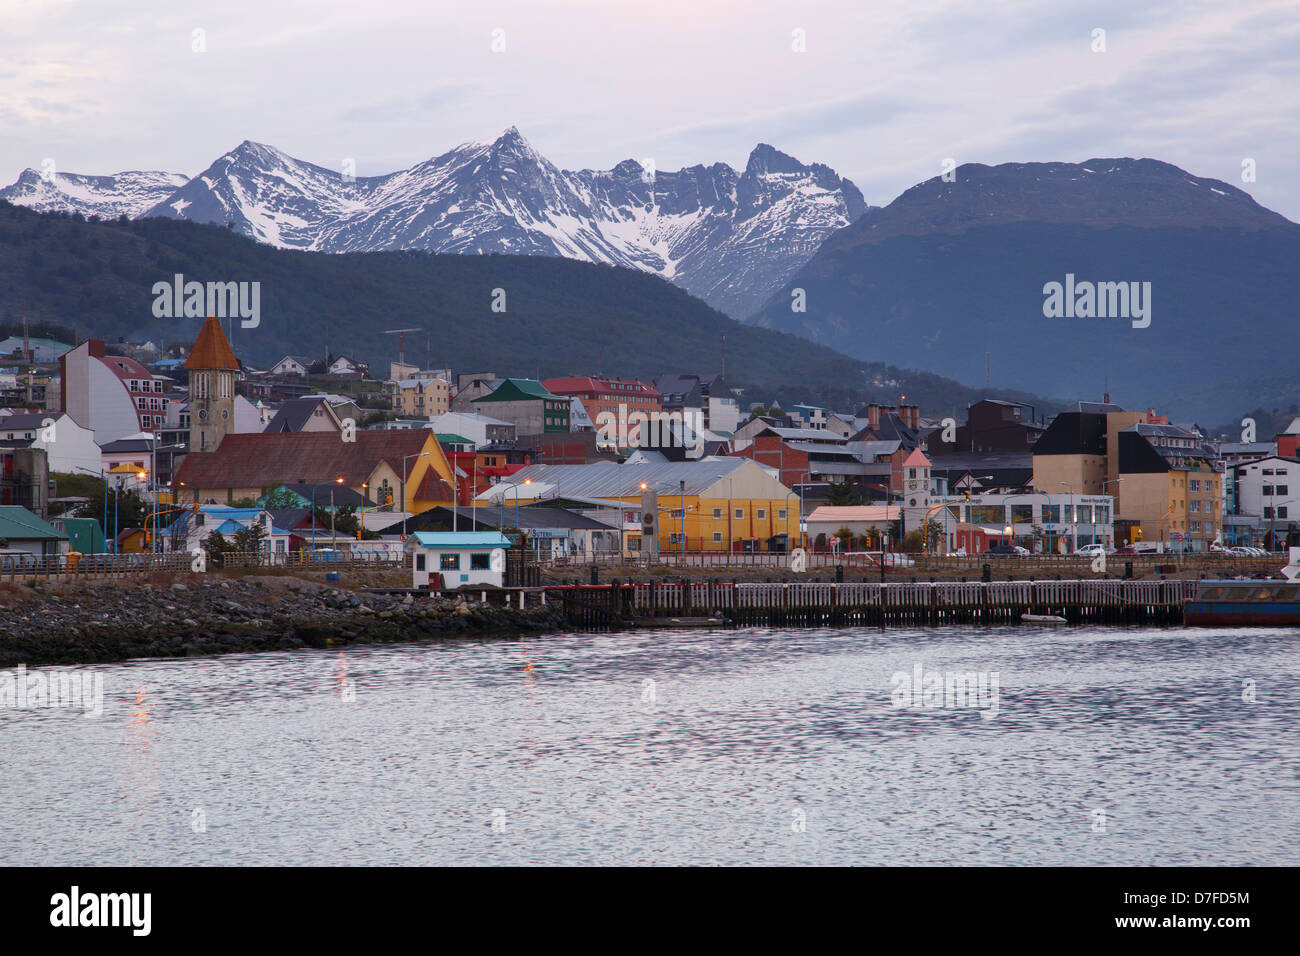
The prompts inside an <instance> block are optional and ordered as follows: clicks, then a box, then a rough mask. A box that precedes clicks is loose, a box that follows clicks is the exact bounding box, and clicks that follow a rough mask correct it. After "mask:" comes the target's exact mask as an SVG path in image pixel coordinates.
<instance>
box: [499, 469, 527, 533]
mask: <svg viewBox="0 0 1300 956" xmlns="http://www.w3.org/2000/svg"><path fill="white" fill-rule="evenodd" d="M532 483H533V479H531V478H525V479H524V480H523V484H525V485H531V484H532ZM497 484H498V485H509V486H510V487H511V488H513V489H514V490H515V530H516V531H519V530H521V529H520V527H519V485H520V483H519V482H516V481H498V482H497ZM500 500H501V525H504V524H505V523H506V493H505V492H504V491H503V492H501V496H500ZM497 530H498V531H500V530H501V527H500V525H498V527H497Z"/></svg>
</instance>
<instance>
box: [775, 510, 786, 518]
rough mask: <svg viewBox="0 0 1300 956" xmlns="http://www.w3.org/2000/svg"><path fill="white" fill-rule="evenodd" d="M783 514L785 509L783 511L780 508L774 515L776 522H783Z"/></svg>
mask: <svg viewBox="0 0 1300 956" xmlns="http://www.w3.org/2000/svg"><path fill="white" fill-rule="evenodd" d="M785 513H786V512H785V509H784V508H781V509H780V510H779V511H777V513H776V520H777V521H784V520H785Z"/></svg>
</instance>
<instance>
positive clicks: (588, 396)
mask: <svg viewBox="0 0 1300 956" xmlns="http://www.w3.org/2000/svg"><path fill="white" fill-rule="evenodd" d="M542 385H544V386H545V387H546V390H547V391H548V392H551V393H552V394H555V395H565V396H568V397H570V398H577V399H579V400H580V401H581V402H582V407H583V409H584V410H585V411H586V412H587V415H588V417H590V418H591V420H592V422H594V423H595V425H596V428H597V430H599V429H600V427H601V423H600V422H599V421H597V418H596V416H598V415H600V414H601V413H602V412H608V413H609V414H610V415H612V416H613V417H614V421H615V422H616V423H617V422H618V421H620V420H623V421H626V419H627V416H628V415H630V414H632V413H633V412H642V413H644V414H647V415H648V414H649V413H650V412H658V411H661V410H662V409H663V398H662V396H661V395H660V394H659V392H658V391H657V390H656V389H655V387H654V386H653V385H647V384H645V382H641V381H638V380H636V379H621V378H596V377H593V376H586V375H574V376H569V377H568V378H548V379H547V380H546V381H544V382H542ZM620 405H621V406H623V412H622V418H621V419H620V415H619V406H620ZM616 427H617V426H616Z"/></svg>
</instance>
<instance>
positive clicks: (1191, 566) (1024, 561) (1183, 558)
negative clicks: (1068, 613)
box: [538, 551, 1287, 576]
mask: <svg viewBox="0 0 1300 956" xmlns="http://www.w3.org/2000/svg"><path fill="white" fill-rule="evenodd" d="M803 560H804V567H805V568H806V569H807V570H810V571H811V570H820V569H826V570H831V569H834V568H835V567H837V566H841V565H842V566H843V567H844V568H845V569H846V570H858V571H868V572H869V571H872V570H876V569H878V568H879V567H880V553H879V552H874V553H873V552H862V551H858V552H849V553H846V554H834V553H832V552H828V551H806V552H805V553H804V558H803ZM1093 561H1094V558H1093V557H1091V556H1087V555H1065V554H1031V555H991V554H988V555H980V554H976V555H946V554H906V553H903V552H901V551H890V552H887V553H886V554H885V567H886V568H887V569H889V570H890V571H893V570H903V569H913V570H914V571H915V572H916V573H920V572H928V571H934V572H943V573H949V574H961V573H963V572H969V573H972V574H979V573H980V572H981V571H982V570H983V567H984V565H985V564H987V565H989V566H990V568H991V570H992V572H993V573H994V574H1006V573H1011V574H1017V573H1022V574H1023V573H1029V572H1045V573H1051V572H1065V573H1071V574H1078V573H1080V572H1088V571H1090V570H1091V568H1092V564H1093ZM1286 561H1287V559H1286V557H1285V556H1284V555H1281V554H1276V555H1268V556H1264V557H1246V556H1244V555H1230V554H1223V553H1220V552H1213V553H1191V552H1180V553H1172V554H1108V555H1106V565H1105V567H1106V571H1107V572H1108V573H1111V574H1114V573H1118V572H1121V571H1123V569H1124V566H1125V565H1126V564H1130V563H1131V564H1132V565H1133V572H1134V573H1135V574H1146V573H1150V572H1153V571H1154V570H1155V569H1156V568H1161V567H1170V566H1172V567H1175V568H1177V569H1178V570H1179V571H1207V572H1208V571H1211V570H1214V571H1217V572H1222V573H1224V574H1226V575H1229V576H1232V575H1238V574H1246V575H1250V574H1262V575H1268V574H1272V573H1273V572H1274V571H1277V570H1278V569H1279V568H1280V567H1282V565H1284V564H1286ZM538 563H539V564H542V565H544V566H548V567H589V566H593V565H596V566H600V567H619V568H635V567H642V568H644V567H646V566H647V563H648V562H647V559H646V558H645V557H642V556H631V557H629V556H625V555H620V554H618V553H601V554H595V555H591V554H587V555H571V556H568V557H564V558H551V559H548V558H545V557H543V558H541V559H539V561H538ZM658 566H661V567H670V568H703V569H708V568H715V569H716V568H735V569H744V568H756V569H762V568H768V569H772V570H785V571H789V570H790V568H791V555H790V554H785V553H782V552H779V551H760V552H757V553H754V554H742V553H739V552H732V553H731V554H728V553H727V552H726V551H687V552H686V553H685V554H683V553H682V552H680V551H672V552H669V551H661V552H660V554H659V560H658Z"/></svg>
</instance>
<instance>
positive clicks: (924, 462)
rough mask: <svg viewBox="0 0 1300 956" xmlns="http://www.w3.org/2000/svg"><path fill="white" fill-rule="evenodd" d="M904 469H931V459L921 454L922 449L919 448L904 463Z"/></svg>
mask: <svg viewBox="0 0 1300 956" xmlns="http://www.w3.org/2000/svg"><path fill="white" fill-rule="evenodd" d="M903 467H904V468H929V467H930V459H929V458H926V457H925V455H923V454H921V449H919V448H917V449H916V450H915V451H913V452H912V454H910V455H908V456H907V460H906V461H905V462H903Z"/></svg>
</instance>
